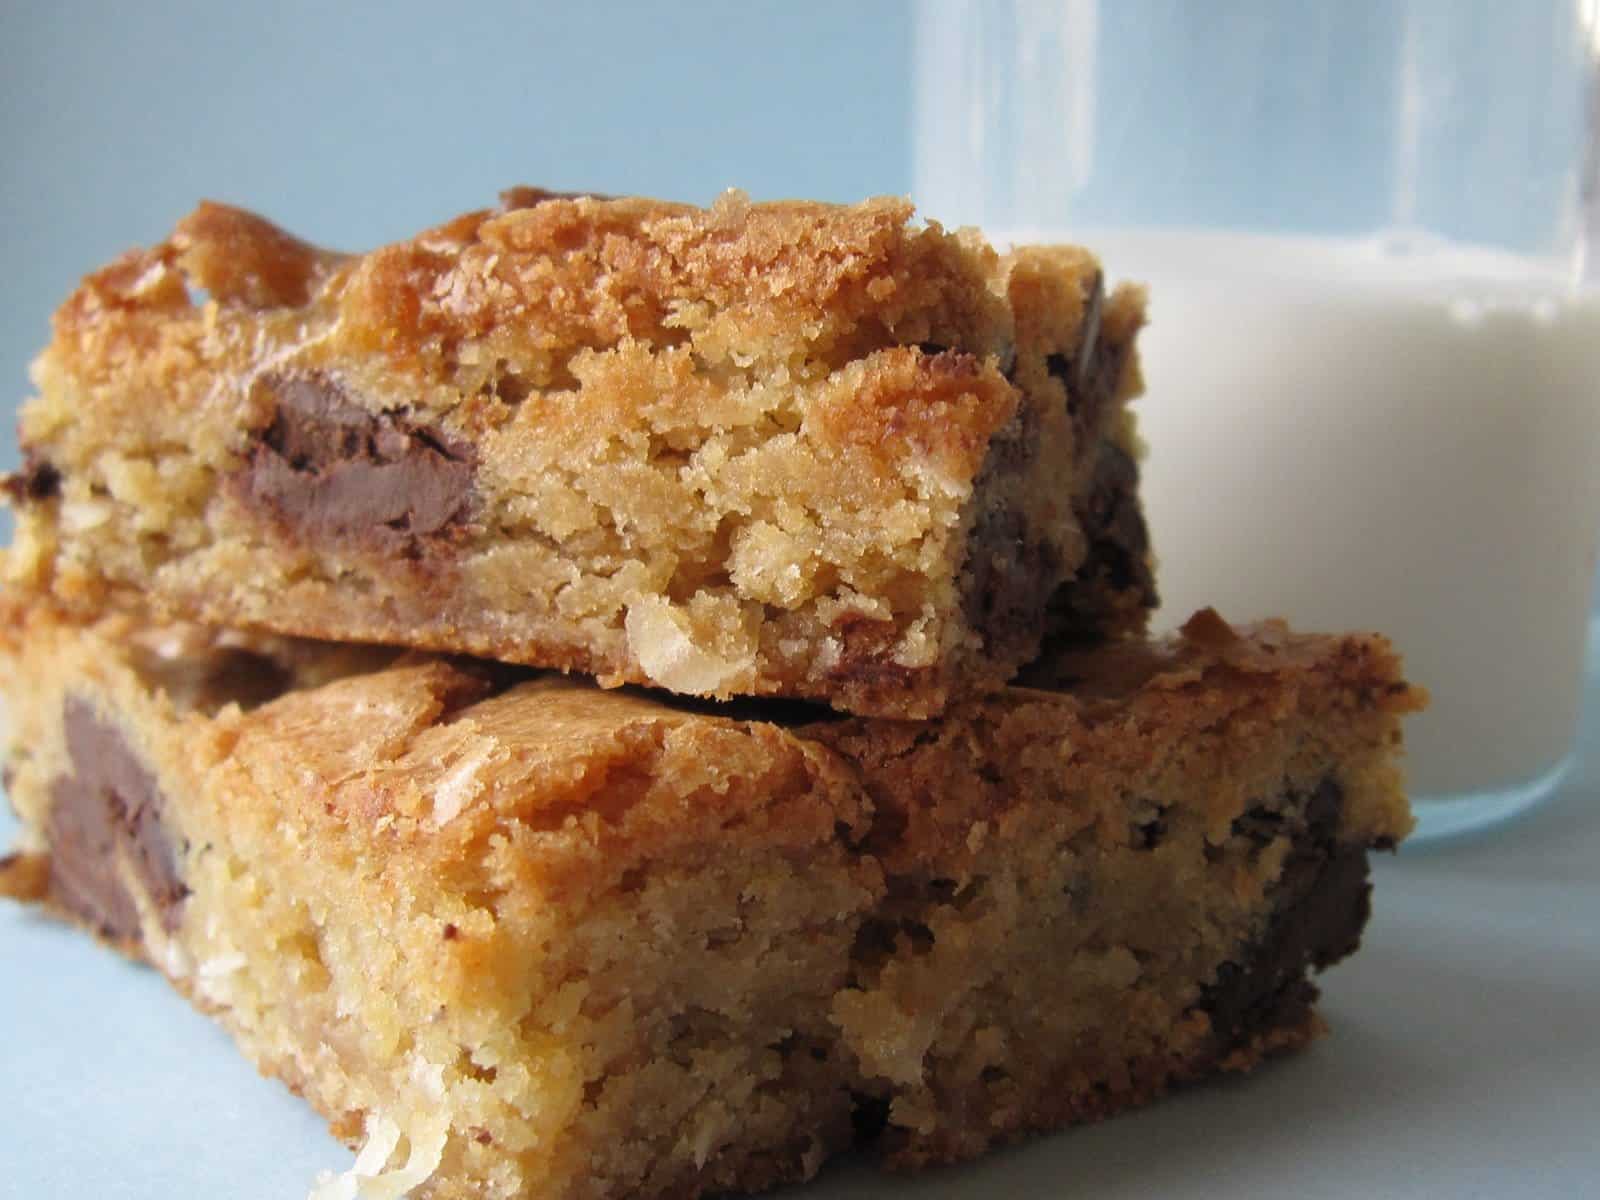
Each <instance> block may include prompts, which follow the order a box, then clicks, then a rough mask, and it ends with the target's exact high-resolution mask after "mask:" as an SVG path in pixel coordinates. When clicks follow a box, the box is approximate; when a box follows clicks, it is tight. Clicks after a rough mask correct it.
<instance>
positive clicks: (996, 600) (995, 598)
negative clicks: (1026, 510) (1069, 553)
mask: <svg viewBox="0 0 1600 1200" xmlns="http://www.w3.org/2000/svg"><path fill="white" fill-rule="evenodd" d="M967 564H968V566H967V570H968V583H967V591H966V597H965V604H964V607H965V610H966V618H967V623H968V624H969V625H971V626H972V628H973V629H975V630H977V631H978V632H979V633H981V634H982V636H983V640H984V645H985V647H986V648H987V649H988V650H989V651H990V652H991V653H994V654H997V655H1000V656H1002V657H1009V656H1010V655H1011V654H1013V653H1015V652H1016V648H1017V644H1018V643H1019V642H1022V643H1028V642H1031V640H1032V639H1033V638H1034V637H1036V636H1037V634H1038V627H1039V621H1040V615H1041V613H1042V612H1043V610H1044V604H1045V599H1046V585H1047V584H1048V583H1049V582H1051V581H1053V580H1054V579H1055V577H1056V573H1057V571H1058V570H1059V568H1060V566H1061V557H1060V555H1059V554H1058V553H1057V552H1056V549H1055V547H1054V546H1052V545H1051V544H1050V543H1049V542H1046V541H1043V540H1041V539H1039V538H1036V537H1032V536H1030V531H1029V528H1028V523H1027V521H1026V520H1025V519H1024V518H1023V516H1022V514H1021V513H1019V512H1016V511H1015V510H1012V509H994V510H991V511H989V512H986V513H984V514H983V515H982V516H981V517H979V518H978V522H977V524H976V525H975V526H974V527H973V530H972V538H971V541H970V544H969V548H968V550H967Z"/></svg>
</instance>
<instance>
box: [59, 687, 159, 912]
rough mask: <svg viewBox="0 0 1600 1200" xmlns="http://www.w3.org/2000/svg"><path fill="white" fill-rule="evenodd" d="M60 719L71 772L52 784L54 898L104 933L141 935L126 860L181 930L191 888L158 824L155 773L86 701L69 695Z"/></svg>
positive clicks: (146, 891)
mask: <svg viewBox="0 0 1600 1200" xmlns="http://www.w3.org/2000/svg"><path fill="white" fill-rule="evenodd" d="M61 723H62V728H63V729H64V730H65V732H66V738H67V754H68V757H69V758H70V759H71V761H72V774H70V775H63V776H62V777H60V778H59V779H57V780H56V781H55V783H54V784H53V785H52V786H51V807H50V816H49V818H48V822H49V837H50V847H51V862H50V884H49V889H50V895H51V898H52V899H54V900H55V901H56V902H57V903H58V904H60V905H61V906H62V907H63V908H65V909H67V910H69V911H71V912H73V913H76V914H77V915H78V916H80V917H82V918H83V919H84V920H86V921H88V922H90V923H91V924H93V925H94V926H95V927H96V928H97V929H98V930H99V931H100V932H101V933H102V934H104V935H105V936H106V937H110V938H115V939H118V940H129V939H136V938H138V936H139V912H138V909H137V907H136V906H135V905H134V901H133V897H132V896H131V895H130V894H129V892H128V889H127V888H126V887H125V886H124V885H123V882H122V878H121V876H120V874H119V870H120V868H119V867H118V862H119V861H121V860H125V861H127V863H128V864H129V865H130V866H131V867H132V869H133V872H134V874H136V875H137V876H138V877H139V880H140V882H141V884H142V885H143V888H144V891H145V893H146V894H147V895H148V896H149V898H150V899H151V901H152V902H153V903H154V904H155V905H156V907H157V909H158V910H159V911H160V913H161V921H162V924H163V925H165V926H166V927H167V928H168V929H169V930H172V929H176V928H177V927H178V924H179V922H180V920H181V919H182V903H183V898H184V897H185V896H187V895H188V894H189V889H188V888H187V887H186V886H185V885H184V882H183V880H182V878H181V877H180V876H179V874H178V868H177V860H176V856H175V855H174V854H173V849H172V843H171V841H170V840H169V839H168V837H167V832H166V830H165V829H164V828H163V827H162V824H161V808H162V804H163V797H162V795H161V790H160V788H159V787H157V785H156V780H155V776H153V775H152V774H151V773H150V771H149V770H148V769H147V768H146V767H145V765H144V764H143V763H142V762H140V761H139V759H138V757H137V756H136V755H135V754H134V752H133V750H132V748H131V747H130V746H129V745H128V743H127V742H126V741H125V740H124V739H123V737H122V734H121V733H120V732H118V730H117V729H116V728H115V727H114V726H112V725H109V724H107V723H106V722H104V721H102V720H101V719H100V718H99V717H98V716H96V715H95V711H94V709H93V708H92V707H91V706H90V705H89V704H88V703H87V702H86V701H83V700H80V699H77V698H75V697H73V698H69V699H68V700H67V702H66V706H65V708H64V710H63V712H62V716H61Z"/></svg>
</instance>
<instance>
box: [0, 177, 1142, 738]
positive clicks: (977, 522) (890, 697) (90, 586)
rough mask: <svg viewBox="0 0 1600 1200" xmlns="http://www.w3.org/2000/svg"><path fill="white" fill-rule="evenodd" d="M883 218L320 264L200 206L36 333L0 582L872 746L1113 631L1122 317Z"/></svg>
mask: <svg viewBox="0 0 1600 1200" xmlns="http://www.w3.org/2000/svg"><path fill="white" fill-rule="evenodd" d="M911 218H912V210H911V207H910V205H909V204H907V203H905V202H903V201H899V200H875V201H870V202H867V203H864V204H860V205H856V206H854V207H841V206H833V205H824V204H813V203H774V204H753V203H751V202H749V201H748V200H746V199H745V198H743V197H742V196H740V195H738V194H736V193H729V194H727V195H725V196H724V197H722V198H721V199H720V200H719V201H718V202H717V203H716V204H715V205H713V206H712V207H711V208H709V209H697V208H692V207H689V206H686V205H678V204H667V203H662V202H656V201H647V200H640V199H616V200H613V199H604V198H598V197H588V196H558V195H552V194H549V193H545V192H539V191H536V190H534V189H526V188H524V189H516V190H514V191H512V192H510V193H507V196H506V199H505V203H504V205H503V206H502V208H501V209H500V210H498V211H484V212H475V213H469V214H467V215H465V216H462V217H460V218H457V219H456V220H453V221H451V222H450V223H448V224H446V225H443V226H441V227H439V228H437V229H433V230H430V231H428V232H426V233H423V234H421V235H419V236H418V237H416V238H414V239H412V240H410V241H406V242H402V243H400V244H397V245H391V246H387V247H384V248H382V249H380V250H377V251H374V252H372V253H369V254H366V255H362V256H354V257H351V256H344V255H339V254H334V253H331V252H327V251H323V250H318V249H316V248H314V247H312V246H309V245H307V244H305V243H303V242H301V241H298V240H296V239H295V238H293V237H290V236H289V235H288V234H286V233H284V232H283V231H281V230H279V229H277V228H276V227H274V226H272V225H271V224H269V223H267V222H266V221H264V220H262V219H261V218H259V217H256V216H253V215H251V214H249V213H245V212H242V211H239V210H236V209H232V208H226V207H223V206H220V205H216V204H207V205H203V206H202V207H201V208H199V209H198V210H197V211H196V212H195V213H193V214H192V215H191V216H189V217H188V218H187V219H185V220H184V221H183V222H181V223H180V224H179V225H178V227H177V229H176V231H175V232H174V233H173V234H172V236H171V238H170V239H169V240H168V241H166V242H164V243H162V244H161V245H158V246H156V247H155V248H154V249H150V250H144V251H135V252H132V253H129V254H127V255H125V256H124V257H122V258H121V259H119V260H118V261H117V262H115V263H113V264H112V265H110V266H108V267H106V268H105V269H104V270H102V271H100V272H98V273H97V274H94V275H91V276H90V277H89V278H88V279H86V280H85V281H84V282H83V284H82V286H81V287H80V288H79V289H78V290H77V291H76V292H75V293H74V294H73V295H72V296H71V297H70V298H69V299H68V300H67V301H66V302H65V304H64V305H63V306H62V307H61V309H60V311H59V312H58V313H57V314H56V318H55V336H54V339H53V341H52V342H51V344H50V346H49V347H48V348H47V349H46V350H45V352H44V353H43V355H42V356H41V357H40V358H39V360H38V361H37V363H36V365H35V371H34V375H35V381H36V384H37V388H38V393H39V394H38V395H37V397H36V398H35V399H33V400H32V401H30V402H29V403H28V404H26V405H25V406H24V408H23V410H22V415H21V423H20V440H21V445H22V450H23V455H24V467H23V469H22V471H20V472H19V473H17V474H16V475H14V476H12V477H11V479H10V480H9V482H8V484H7V488H6V490H7V492H8V494H9V496H10V499H11V502H12V503H13V505H14V506H15V507H16V508H17V510H18V522H17V545H16V547H15V548H14V549H13V550H12V551H11V553H10V555H9V559H8V566H7V570H6V574H7V575H8V577H9V579H10V581H11V583H12V584H13V585H18V586H23V587H26V588H29V589H31V590H33V591H35V592H48V593H50V594H51V596H52V597H53V601H54V602H55V603H57V604H58V605H63V606H66V607H68V608H71V609H72V610H74V611H76V612H77V613H79V614H80V615H85V616H95V615H98V614H99V613H100V612H101V611H102V610H103V609H104V608H105V607H106V606H107V605H111V604H123V605H135V604H136V605H139V606H141V607H142V608H143V610H144V611H146V612H153V613H154V614H156V615H158V616H164V617H178V618H186V619H199V620H205V621H210V622H214V623H216V624H218V625H223V626H229V627H236V628H254V629H257V630H266V631H273V632H278V633H289V634H296V635H301V636H308V637H318V638H329V639H337V640H360V641H373V642H385V643H392V644H396V645H404V646H408V647H412V648H421V649H431V650H440V651H446V652H451V653H468V654H473V655H477V656H482V657H485V658H493V659H499V660H504V661H512V662H519V663H526V664H530V665H534V666H540V667H554V668H559V669H561V670H571V671H581V672H585V673H589V674H593V675H596V676H598V677H599V678H600V680H601V681H602V682H603V683H605V684H608V685H609V684H618V683H623V682H634V683H646V684H654V685H657V686H660V687H664V688H667V689H670V690H672V691H675V692H680V693H686V694H695V695H707V696H718V697H727V696H730V695H734V694H749V695H779V696H795V697H810V698H814V699H819V700H823V701H826V702H828V703H829V704H831V705H833V706H835V707H836V708H840V709H843V710H846V711H852V712H858V713H864V714H873V715H899V716H925V715H928V714H930V713H933V712H936V711H938V710H940V709H941V708H942V707H943V706H944V705H945V703H946V702H947V701H948V699H949V698H950V697H952V696H955V695H958V694H964V693H966V692H968V691H973V690H981V689H985V688H992V687H994V686H998V685H999V684H1001V683H1003V682H1004V681H1005V680H1007V679H1008V678H1010V676H1011V675H1012V674H1013V673H1014V672H1015V671H1016V670H1017V668H1018V667H1019V666H1020V665H1021V664H1022V663H1024V662H1026V661H1027V660H1028V659H1030V658H1031V657H1032V656H1033V655H1034V654H1035V653H1036V652H1037V650H1038V647H1039V641H1040V637H1041V634H1042V633H1044V632H1046V631H1047V630H1051V629H1054V630H1065V631H1067V632H1072V631H1077V632H1080V633H1095V632H1118V631H1127V630H1134V629H1138V628H1140V627H1141V626H1142V624H1143V622H1144V618H1145V614H1146V612H1147V611H1148V609H1149V608H1150V606H1151V605H1152V604H1153V602H1154V599H1155V595H1154V591H1153V588H1152V584H1151V572H1150V566H1149V561H1148V559H1149V554H1148V546H1147V540H1146V533H1145V527H1144V521H1143V517H1142V514H1141V510H1140V507H1139V500H1138V494H1137V485H1138V470H1137V466H1136V462H1135V455H1136V449H1137V446H1136V436H1135V432H1134V429H1133V425H1132V417H1131V414H1130V413H1129V411H1128V409H1127V407H1126V401H1127V400H1128V399H1129V398H1130V397H1131V396H1132V395H1133V394H1134V393H1135V392H1136V391H1137V390H1138V389H1139V387H1140V378H1139V370H1138V365H1137V362H1136V359H1135V352H1134V339H1135V334H1136V332H1137V330H1138V328H1139V326H1140V324H1141V322H1142V320H1143V297H1142V293H1141V292H1140V291H1139V290H1138V289H1136V288H1131V287H1122V288H1119V289H1116V290H1115V291H1112V292H1110V293H1109V294H1108V293H1107V291H1106V289H1105V287H1104V285H1103V282H1102V278H1103V277H1102V274H1101V271H1100V268H1099V265H1098V264H1097V262H1096V261H1095V259H1094V258H1093V257H1092V256H1091V255H1090V254H1088V253H1087V252H1085V251H1083V250H1079V249H1075V248H1070V247H1055V248H1032V249H1025V250H1021V251H1018V252H1016V253H1014V254H1011V255H1009V256H1006V257H1000V256H998V255H996V254H995V253H994V251H993V250H991V249H990V248H989V247H988V246H987V245H985V244H984V243H983V242H982V241H981V240H980V239H978V238H977V236H976V235H975V234H972V233H963V234H949V233H946V232H944V231H942V230H941V229H939V228H938V226H937V225H933V224H928V225H918V224H915V223H914V222H913V221H912V219H911Z"/></svg>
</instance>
